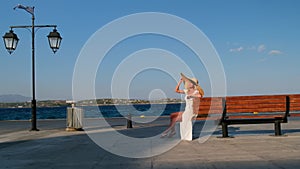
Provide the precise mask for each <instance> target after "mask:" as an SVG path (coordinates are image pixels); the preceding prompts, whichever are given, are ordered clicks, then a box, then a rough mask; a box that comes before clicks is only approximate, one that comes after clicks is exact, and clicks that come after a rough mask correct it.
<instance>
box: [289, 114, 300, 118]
mask: <svg viewBox="0 0 300 169" xmlns="http://www.w3.org/2000/svg"><path fill="white" fill-rule="evenodd" d="M290 117H300V113H290Z"/></svg>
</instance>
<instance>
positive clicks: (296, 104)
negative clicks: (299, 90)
mask: <svg viewBox="0 0 300 169" xmlns="http://www.w3.org/2000/svg"><path fill="white" fill-rule="evenodd" d="M289 100H290V116H292V117H293V116H300V113H299V111H300V94H294V95H289ZM297 111H298V112H297Z"/></svg>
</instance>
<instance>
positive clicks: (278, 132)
mask: <svg viewBox="0 0 300 169" xmlns="http://www.w3.org/2000/svg"><path fill="white" fill-rule="evenodd" d="M274 127H275V136H281V122H279V121H275V123H274Z"/></svg>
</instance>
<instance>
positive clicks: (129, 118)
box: [127, 113, 132, 128]
mask: <svg viewBox="0 0 300 169" xmlns="http://www.w3.org/2000/svg"><path fill="white" fill-rule="evenodd" d="M127 128H132V120H131V114H130V113H129V114H128V117H127Z"/></svg>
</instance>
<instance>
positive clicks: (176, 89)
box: [175, 79, 184, 94]
mask: <svg viewBox="0 0 300 169" xmlns="http://www.w3.org/2000/svg"><path fill="white" fill-rule="evenodd" d="M181 83H182V79H180V80H179V82H178V84H177V86H176V87H175V92H176V93H180V94H184V91H183V90H180V89H179V86H180V84H181Z"/></svg>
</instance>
